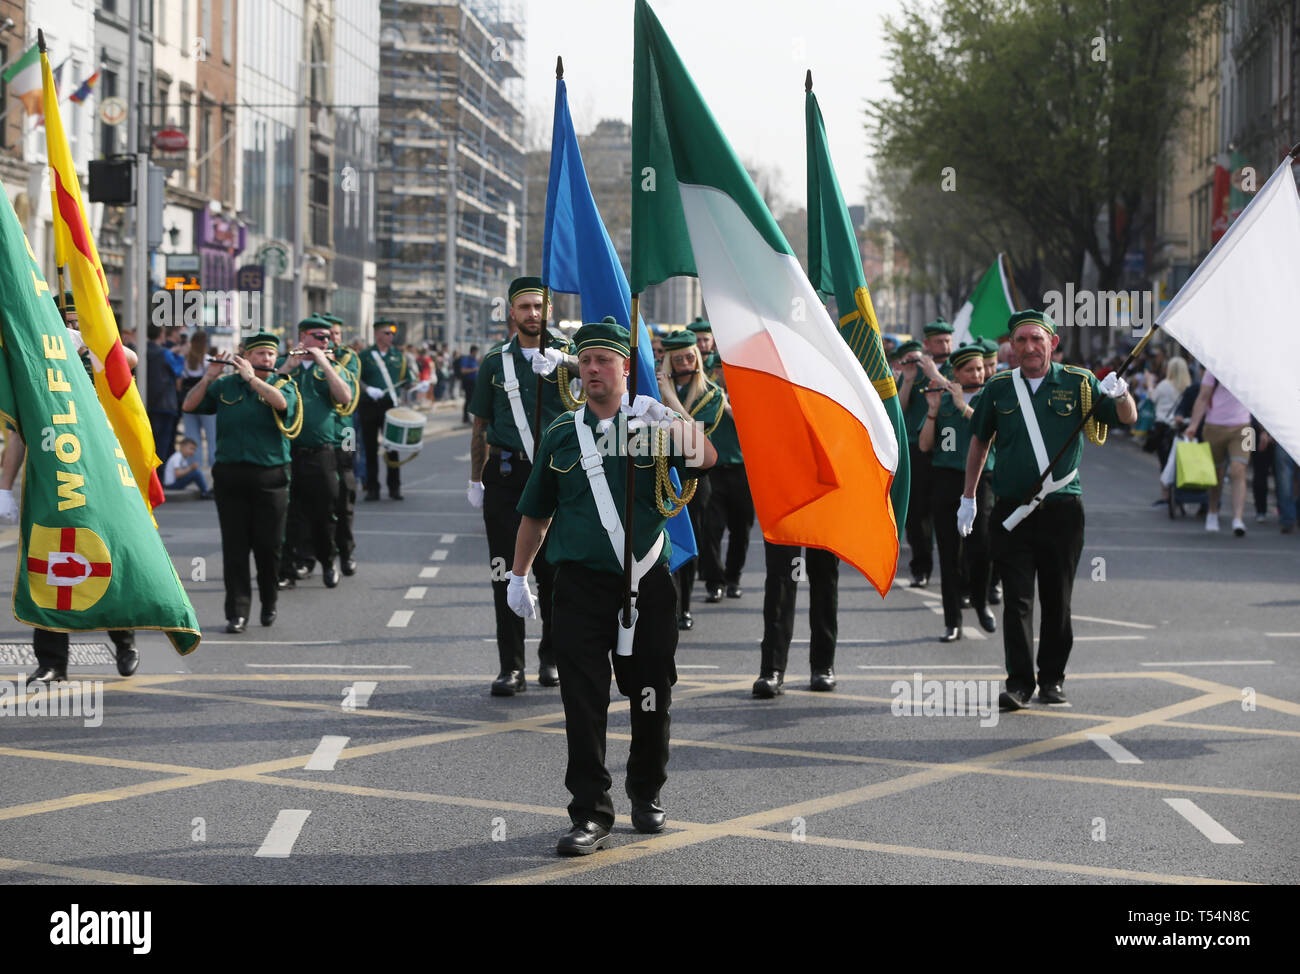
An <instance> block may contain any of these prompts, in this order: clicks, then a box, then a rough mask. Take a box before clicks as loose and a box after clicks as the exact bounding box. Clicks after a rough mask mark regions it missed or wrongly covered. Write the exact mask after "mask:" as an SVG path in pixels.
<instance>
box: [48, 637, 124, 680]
mask: <svg viewBox="0 0 1300 974" xmlns="http://www.w3.org/2000/svg"><path fill="white" fill-rule="evenodd" d="M108 638H109V639H111V640H113V645H114V647H116V649H117V651H118V653H121V652H122V650H123V649H124V648H125V647H127V646H130V645H131V644H132V643H134V642H135V632H134V631H133V630H130V629H110V630H108ZM70 641H71V640H70V634H69V633H66V632H51V631H50V630H48V629H33V630H32V652H34V653H35V654H36V664H37V665H38V666H49V667H52V668H53V669H56V670H61V671H62V672H64V673H66V672H67V671H68V645H69V643H70Z"/></svg>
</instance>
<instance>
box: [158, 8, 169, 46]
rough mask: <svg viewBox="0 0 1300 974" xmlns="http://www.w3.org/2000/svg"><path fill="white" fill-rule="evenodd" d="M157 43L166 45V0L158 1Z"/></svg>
mask: <svg viewBox="0 0 1300 974" xmlns="http://www.w3.org/2000/svg"><path fill="white" fill-rule="evenodd" d="M157 20H158V43H159V44H166V43H167V0H158V17H157Z"/></svg>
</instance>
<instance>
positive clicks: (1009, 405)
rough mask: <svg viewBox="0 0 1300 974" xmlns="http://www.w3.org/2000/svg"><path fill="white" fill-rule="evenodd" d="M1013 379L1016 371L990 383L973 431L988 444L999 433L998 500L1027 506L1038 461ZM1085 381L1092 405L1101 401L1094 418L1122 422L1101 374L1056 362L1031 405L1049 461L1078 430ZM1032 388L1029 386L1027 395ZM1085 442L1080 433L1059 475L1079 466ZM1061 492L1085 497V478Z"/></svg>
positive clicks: (998, 375) (972, 420) (979, 404)
mask: <svg viewBox="0 0 1300 974" xmlns="http://www.w3.org/2000/svg"><path fill="white" fill-rule="evenodd" d="M1013 381H1015V380H1013V378H1012V372H1011V370H1007V371H1005V372H998V373H996V374H995V375H994V376H993V378H991V379H989V381H988V382H987V383H986V384H985V386H984V391H983V392H982V393H981V394H980V397H979V399H978V400H976V402H975V413H974V415H972V416H971V418H970V431H971V434H972V435H974V436H978V437H979V438H980V439H981V440H985V441H987V440H990V439H992V438H993V434H994V433H997V435H998V465H997V469H996V470H995V471H994V472H993V493H994V494H995V495H996V496H998V497H1005V498H1007V499H1008V500H1014V501H1017V502H1023V501H1025V500H1026V499H1027V498H1028V497H1029V494H1030V492H1031V491H1032V490H1033V487H1034V482H1035V481H1036V480H1037V479H1038V461H1037V460H1036V459H1034V448H1033V447H1032V446H1031V445H1030V443H1029V434H1028V433H1027V432H1026V430H1025V420H1024V417H1023V416H1022V415H1021V413H1020V402H1019V400H1018V398H1017V396H1016V390H1015V387H1014V386H1013V385H1012V384H1011V383H1012V382H1013ZM1019 381H1024V380H1023V379H1021V380H1019ZM1083 383H1087V384H1088V386H1089V387H1090V388H1091V390H1092V401H1093V402H1095V403H1098V406H1097V410H1096V412H1095V413H1094V414H1093V415H1094V416H1096V419H1097V422H1099V423H1110V424H1113V423H1117V422H1118V421H1119V413H1118V410H1117V408H1116V402H1115V400H1114V399H1111V398H1109V397H1108V396H1106V395H1104V394H1103V393H1102V391H1101V389H1100V388H1099V386H1100V383H1098V382H1097V377H1096V376H1094V375H1093V374H1092V373H1091V372H1089V371H1087V370H1086V369H1080V368H1077V367H1075V366H1073V365H1061V364H1060V363H1058V362H1053V363H1052V364H1051V366H1050V367H1049V369H1048V372H1047V375H1045V376H1043V381H1042V384H1041V385H1039V387H1038V391H1037V392H1033V393H1030V402H1031V403H1032V405H1033V407H1034V415H1035V416H1036V417H1038V428H1039V429H1040V430H1042V433H1043V444H1044V446H1045V447H1046V448H1047V458H1048V459H1049V460H1050V459H1051V458H1052V457H1054V456H1056V452H1057V451H1058V450H1060V449H1061V447H1062V446H1063V445H1064V444H1065V441H1066V437H1068V436H1069V435H1070V433H1071V432H1073V430H1074V428H1075V427H1076V426H1078V424H1079V420H1080V419H1081V418H1082V416H1083V413H1082V403H1081V400H1080V395H1079V390H1080V387H1081V385H1082V384H1083ZM1028 389H1029V387H1028V386H1026V391H1028ZM1083 441H1084V434H1083V433H1079V434H1078V435H1077V436H1076V437H1075V439H1074V443H1073V444H1071V446H1070V449H1068V450H1066V452H1065V455H1064V456H1063V457H1061V461H1060V463H1058V464H1057V465H1056V466H1055V468H1053V470H1052V476H1053V477H1064V476H1066V475H1067V474H1069V472H1070V471H1071V470H1074V469H1076V468H1077V467H1078V466H1079V460H1080V459H1081V458H1082V456H1083ZM1057 493H1059V494H1081V493H1083V488H1082V486H1081V485H1080V483H1079V478H1078V477H1075V478H1074V479H1073V480H1072V481H1070V483H1069V484H1068V485H1066V486H1065V487H1062V488H1061V489H1060V490H1059V491H1057Z"/></svg>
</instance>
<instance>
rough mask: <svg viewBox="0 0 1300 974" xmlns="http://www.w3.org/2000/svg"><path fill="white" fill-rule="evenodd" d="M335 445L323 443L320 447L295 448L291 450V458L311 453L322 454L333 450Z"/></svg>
mask: <svg viewBox="0 0 1300 974" xmlns="http://www.w3.org/2000/svg"><path fill="white" fill-rule="evenodd" d="M333 449H334V444H333V443H322V444H321V445H320V446H294V447H290V448H289V456H291V457H302V456H306V455H308V454H309V453H322V452H324V451H325V450H333Z"/></svg>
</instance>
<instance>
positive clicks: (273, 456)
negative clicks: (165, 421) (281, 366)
mask: <svg viewBox="0 0 1300 974" xmlns="http://www.w3.org/2000/svg"><path fill="white" fill-rule="evenodd" d="M266 381H267V382H269V383H270V384H271V385H272V386H274V387H275V388H276V389H279V390H280V394H281V395H282V396H284V399H285V403H286V404H287V405H288V407H289V408H288V409H287V410H285V412H283V413H281V414H280V420H281V422H284V423H285V425H286V426H287V425H290V424H289V422H286V417H290V418H291V417H294V416H296V415H297V409H298V390H297V387H296V386H294V384H293V383H292V382H290V381H289V380H288V378H287V377H285V376H275V375H272V376H269V377H268V378H267V380H266ZM194 412H196V413H216V414H217V452H216V456H214V457H213V462H214V463H255V464H257V465H258V466H261V467H275V466H279V465H280V464H282V463H288V462H289V440H288V439H287V438H286V437H285V435H284V434H283V433H281V432H280V427H279V426H277V425H276V423H275V417H274V415H273V413H274V410H272V409H271V407H270V406H268V405H267V404H266V403H265V402H264V401H263V400H262V397H261V396H259V395H257V394H256V393H254V392H253V391H252V390H251V389H249V388H248V383H247V382H245V381H244V379H243V377H242V376H240V375H239V374H238V373H233V374H231V375H222V376H218V377H217V378H216V379H214V380H213V381H212V382H211V383H210V384H209V385H208V388H207V389H206V390H205V391H204V393H203V398H202V399H201V400H200V401H199V405H198V407H197V408H196V409H195V410H194Z"/></svg>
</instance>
